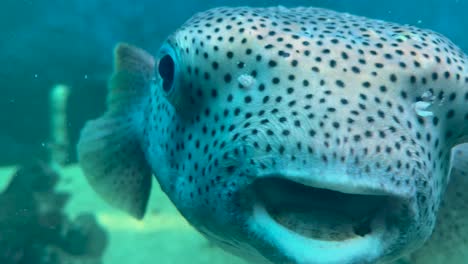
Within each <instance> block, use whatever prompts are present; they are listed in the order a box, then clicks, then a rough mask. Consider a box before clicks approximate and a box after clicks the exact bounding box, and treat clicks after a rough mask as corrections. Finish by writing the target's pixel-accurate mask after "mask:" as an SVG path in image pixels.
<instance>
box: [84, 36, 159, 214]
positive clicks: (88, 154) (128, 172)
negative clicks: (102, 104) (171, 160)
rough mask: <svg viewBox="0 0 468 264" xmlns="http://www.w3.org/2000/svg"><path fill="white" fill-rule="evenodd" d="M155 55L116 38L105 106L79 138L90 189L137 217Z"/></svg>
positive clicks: (144, 184) (144, 195)
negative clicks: (145, 109) (145, 117)
mask: <svg viewBox="0 0 468 264" xmlns="http://www.w3.org/2000/svg"><path fill="white" fill-rule="evenodd" d="M153 69H154V59H153V57H152V56H151V55H149V54H148V53H146V52H145V51H143V50H141V49H138V48H135V47H132V46H130V45H127V44H119V45H118V46H117V47H116V48H115V51H114V74H113V76H112V78H111V79H110V82H109V91H108V96H107V111H106V113H105V114H104V115H102V116H101V117H99V118H98V119H95V120H92V121H89V122H88V123H87V124H86V125H85V127H84V128H83V130H82V131H81V136H80V139H79V142H78V146H77V151H78V160H79V163H80V165H81V168H82V169H83V172H84V174H85V175H86V178H87V180H88V182H89V183H90V185H91V186H92V187H93V189H94V190H95V191H96V192H97V193H98V194H99V195H101V196H102V197H103V198H104V200H106V201H107V202H108V203H109V204H111V205H113V206H115V207H117V208H118V209H121V210H124V211H125V212H127V213H129V214H130V215H132V216H134V217H136V218H138V219H141V218H143V216H144V213H145V210H146V205H147V203H148V199H149V194H150V189H151V170H150V167H149V165H148V163H147V162H146V160H145V156H144V153H143V151H142V149H141V143H140V140H141V138H142V131H141V130H142V127H143V124H142V119H143V117H142V114H143V111H142V109H141V108H142V102H143V99H144V98H145V97H147V96H148V94H149V89H150V83H151V79H152V78H153V74H154V73H153Z"/></svg>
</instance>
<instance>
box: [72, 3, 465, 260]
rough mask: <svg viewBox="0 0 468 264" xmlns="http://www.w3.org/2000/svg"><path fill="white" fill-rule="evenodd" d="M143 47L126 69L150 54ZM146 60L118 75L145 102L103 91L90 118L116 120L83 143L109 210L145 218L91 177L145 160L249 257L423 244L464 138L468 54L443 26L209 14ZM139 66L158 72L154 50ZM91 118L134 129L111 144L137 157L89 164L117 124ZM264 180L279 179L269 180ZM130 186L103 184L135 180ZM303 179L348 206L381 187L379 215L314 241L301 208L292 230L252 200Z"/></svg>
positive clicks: (282, 14) (187, 205)
mask: <svg viewBox="0 0 468 264" xmlns="http://www.w3.org/2000/svg"><path fill="white" fill-rule="evenodd" d="M122 49H123V50H127V51H128V50H132V48H131V47H127V46H125V47H123V48H121V50H122ZM118 50H119V49H118ZM128 52H130V53H131V51H128ZM138 52H139V54H140V55H139V56H135V57H136V58H135V59H132V62H133V63H134V64H138V59H142V60H143V58H144V57H149V55H148V54H143V55H142V53H143V52H142V51H138ZM117 53H119V52H117ZM125 54H126V53H125ZM117 55H118V54H117ZM124 57H125V56H124ZM156 57H157V58H156V62H155V69H154V73H153V74H154V76H153V75H151V74H150V73H149V72H150V71H148V75H151V76H146V78H144V77H141V75H138V76H137V77H136V78H137V79H138V78H139V79H138V80H140V82H134V81H133V82H126V83H127V84H129V85H130V84H131V85H134V86H140V87H144V88H145V89H140V90H137V91H139V92H132V95H135V94H137V95H136V97H137V98H139V97H141V99H140V100H136V101H137V102H135V100H132V102H131V103H128V102H127V103H128V104H129V105H131V107H127V108H125V109H129V110H128V111H126V112H125V114H122V113H119V112H117V113H116V112H115V111H111V110H112V109H113V108H116V106H114V104H116V103H115V102H113V101H119V100H125V99H121V97H116V96H115V93H116V92H115V91H114V90H116V91H118V92H120V93H121V89H112V87H111V91H110V93H111V95H112V94H114V96H111V98H117V99H115V100H110V103H109V109H110V110H109V112H108V113H107V114H106V115H105V116H104V117H103V118H102V120H101V121H99V120H98V121H93V122H104V121H103V120H104V119H106V120H109V119H112V120H115V118H116V117H115V116H121V115H126V116H127V118H125V119H122V120H118V121H115V122H111V125H105V126H102V125H101V126H99V125H98V123H94V124H91V125H88V126H87V128H85V131H84V132H83V133H82V139H81V141H80V144H79V157H81V158H80V160H81V163H82V165H83V167H84V171H85V173H86V174H87V175H88V179H91V180H90V182H91V183H92V184H93V185H95V186H98V187H96V189H97V191H98V192H101V193H103V194H104V195H105V196H108V197H113V199H112V200H113V201H114V203H115V204H117V203H121V204H124V205H120V204H117V206H119V207H121V208H123V209H125V210H127V211H130V212H131V213H132V212H133V214H134V215H136V216H141V215H142V213H143V212H144V207H145V205H146V203H145V202H142V201H144V200H145V198H147V194H146V193H148V190H147V188H145V191H144V193H145V195H136V194H134V193H132V194H128V195H129V197H130V198H128V197H125V194H124V193H125V192H122V190H120V191H119V192H118V195H117V194H116V192H115V191H112V188H109V187H102V186H104V184H102V182H103V180H101V178H102V177H107V178H109V175H111V176H112V175H114V174H116V173H114V172H115V171H119V170H123V171H124V172H125V173H123V174H122V173H121V174H120V175H123V176H127V177H128V176H129V175H133V176H132V177H133V178H135V175H136V178H138V179H140V178H141V179H146V178H147V174H148V172H147V171H148V170H150V171H151V172H152V173H154V174H155V175H156V178H157V179H158V181H159V183H160V185H161V187H162V189H163V190H164V191H165V192H166V194H167V195H168V196H169V197H170V199H171V200H172V201H173V203H174V204H175V205H176V206H177V208H178V209H179V210H180V212H181V213H182V214H183V215H184V217H185V218H187V220H188V221H189V222H190V223H191V224H192V225H193V226H194V227H195V228H197V229H198V230H199V231H200V232H201V233H203V234H204V235H205V236H206V237H208V238H209V239H212V240H213V241H216V242H219V245H220V246H221V247H223V248H226V249H227V250H230V251H232V252H234V253H236V254H238V255H241V256H243V257H245V258H247V259H249V260H253V261H254V263H308V264H310V263H376V262H382V263H384V262H389V261H392V260H394V259H396V258H398V257H400V256H402V255H403V254H406V253H408V252H411V251H413V250H415V249H417V248H419V247H420V246H421V245H422V244H423V243H424V242H425V241H426V240H427V239H428V238H429V236H430V234H431V232H432V230H433V228H434V225H435V220H436V215H437V210H438V208H439V204H440V200H441V197H442V196H443V193H444V189H445V186H446V185H447V182H448V181H449V177H448V174H449V171H450V153H451V149H452V148H453V147H454V146H455V145H457V144H460V143H463V142H466V141H467V137H468V125H467V124H468V109H467V107H466V105H467V104H468V71H467V69H466V68H467V66H468V65H467V63H466V61H467V57H466V55H465V54H463V52H462V51H461V50H460V49H458V48H457V47H456V46H455V45H454V44H452V43H451V42H450V41H449V40H447V39H446V38H444V37H443V36H441V35H439V34H437V33H434V32H431V31H428V30H422V29H418V28H415V27H411V26H401V25H398V24H393V23H388V22H384V21H378V20H371V19H368V18H364V17H358V16H353V15H349V14H344V13H337V12H334V11H330V10H326V9H318V8H292V9H287V8H283V7H273V8H248V7H241V8H217V9H212V10H208V11H206V12H203V13H199V14H197V15H195V16H194V17H193V18H191V19H190V20H189V21H188V22H186V23H185V24H184V25H183V26H182V27H181V28H180V29H179V30H177V31H176V32H175V33H174V34H173V35H171V36H170V37H169V38H168V40H167V41H166V43H165V44H164V45H163V46H162V48H161V50H160V53H159V54H158V55H157V56H156ZM146 65H147V66H148V67H144V68H145V69H148V68H150V69H151V70H153V69H152V68H151V60H149V61H148V60H147V61H146ZM117 68H118V67H117ZM130 68H131V67H130ZM133 68H138V67H133ZM117 76H119V75H118V74H117ZM117 79H118V78H117ZM124 79H125V78H124ZM142 80H148V81H147V82H144V81H142ZM149 80H153V81H152V82H150V81H149ZM117 86H118V85H117ZM118 87H120V86H118ZM122 97H124V96H122ZM132 98H134V97H132ZM117 105H119V108H121V107H122V106H121V105H122V104H117ZM106 124H108V123H106ZM96 127H99V128H101V129H109V127H111V128H112V127H119V129H121V128H122V127H124V130H125V129H126V130H132V133H127V134H126V136H121V137H119V140H120V142H122V140H124V142H125V144H124V143H121V144H119V147H121V148H125V149H126V150H127V151H125V152H123V153H124V155H123V156H124V158H125V157H127V158H131V157H133V159H135V160H137V161H138V162H137V163H135V164H139V165H138V166H137V165H135V164H132V163H131V159H129V160H128V161H126V162H125V163H121V164H127V163H130V164H128V166H127V167H131V169H125V168H121V169H119V170H117V169H116V170H114V171H112V170H110V171H109V169H107V170H104V169H100V170H96V168H95V167H96V166H98V165H96V164H100V163H99V162H98V160H101V161H102V160H103V159H104V158H103V157H105V158H106V159H109V155H96V153H99V151H101V150H100V149H98V148H96V147H90V145H91V143H96V141H98V140H101V139H102V137H112V135H113V134H115V135H117V134H122V133H121V132H115V133H113V134H112V133H101V134H102V135H103V136H102V137H97V136H91V135H95V133H96V132H93V131H95V130H96ZM103 127H104V128H103ZM93 133H94V134H93ZM129 135H131V136H129ZM130 138H131V140H130ZM115 142H117V140H115V141H113V140H108V144H110V143H115ZM114 150H115V148H114ZM117 150H118V149H117ZM103 151H104V150H103ZM125 153H127V154H129V155H128V156H126V155H125ZM116 159H117V158H114V159H113V164H115V163H116V162H117V160H116ZM91 164H92V165H91ZM101 166H102V165H101ZM139 166H140V167H141V166H143V170H141V171H143V172H145V173H144V175H142V173H141V172H140V170H139V169H138V168H139ZM120 167H123V165H120V166H119V168H120ZM123 176H120V177H123ZM116 177H117V176H116ZM272 178H274V179H276V180H278V181H279V182H280V184H279V185H281V186H282V187H278V186H275V187H272V188H269V187H268V186H270V185H268V184H270V183H271V186H273V185H275V184H274V183H272V182H270V183H268V180H269V179H272ZM263 180H264V181H263ZM274 181H275V180H274ZM141 182H142V180H139V181H135V180H134V181H133V182H125V181H122V182H121V183H120V184H119V183H118V182H117V183H116V182H114V183H113V184H114V186H115V189H119V188H118V187H119V186H120V185H125V186H126V187H125V188H126V189H131V190H138V189H139V188H143V187H142V186H143V184H141ZM124 183H125V184H124ZM293 183H294V184H296V185H294V184H293ZM297 185H301V187H299V186H297ZM99 186H101V187H99ZM132 186H136V187H135V188H131V187H132ZM287 186H291V189H292V190H293V191H291V190H286V188H288V187H287ZM306 186H307V187H311V188H319V189H327V190H330V191H334V192H339V193H345V194H348V195H349V197H350V198H349V201H351V200H354V199H355V198H351V196H352V195H353V194H355V195H362V197H369V199H375V198H372V197H377V196H378V197H386V200H385V201H383V202H382V207H383V208H384V210H380V211H378V212H376V213H375V214H376V215H374V213H373V214H372V218H375V219H374V220H372V221H371V222H369V223H368V224H367V227H368V229H369V230H368V231H366V232H365V233H364V234H362V235H357V234H354V235H353V236H349V237H348V236H346V235H344V233H346V232H345V231H344V230H345V229H346V228H344V229H343V230H342V229H337V232H338V233H340V232H341V233H342V234H341V235H340V234H335V233H333V232H329V231H324V233H326V236H325V237H321V235H318V233H320V231H310V232H312V233H313V234H312V235H305V234H304V232H307V231H301V229H314V228H317V227H319V228H318V229H320V227H322V226H323V223H319V224H317V225H318V226H315V224H312V222H309V221H312V220H314V219H312V218H314V217H312V216H311V215H308V217H309V218H310V219H308V220H297V219H298V218H299V214H297V213H296V212H288V213H287V214H285V216H284V217H286V218H288V217H289V218H288V219H290V222H292V223H294V224H291V225H292V226H290V228H289V229H288V228H286V227H285V226H284V225H281V224H279V223H278V222H277V221H275V220H274V218H275V216H274V213H271V212H267V211H268V210H267V208H266V205H265V204H264V202H263V201H262V198H261V197H260V196H262V195H261V193H263V192H269V191H268V190H263V189H262V188H264V189H267V188H268V189H270V190H272V189H274V190H275V193H276V195H277V196H278V197H282V198H278V199H283V200H284V201H286V202H290V201H294V202H296V203H298V204H300V206H299V205H298V207H304V208H305V207H306V204H307V203H309V201H302V200H299V199H297V198H293V197H292V196H293V195H291V194H289V193H290V192H293V193H294V192H297V193H300V192H302V191H303V188H306ZM282 188H283V189H282ZM304 192H306V191H304ZM265 195H267V196H269V195H268V194H265ZM366 195H367V196H366ZM117 196H118V199H117V198H116V197H117ZM122 196H124V197H122ZM269 197H270V196H269ZM299 197H305V198H310V197H312V196H309V194H304V196H299ZM270 198H271V197H270ZM274 199H275V198H273V200H274ZM314 199H316V200H320V199H321V196H316V197H314ZM324 199H325V198H324ZM116 201H121V202H116ZM129 201H137V202H138V203H137V204H138V205H139V206H138V208H136V209H135V207H134V206H132V204H133V203H132V202H129ZM314 202H315V201H312V200H311V201H310V203H311V204H313V203H314ZM315 203H316V202H315ZM323 203H330V204H332V205H333V206H337V205H336V204H335V203H334V201H326V202H323ZM344 203H348V202H347V200H346V199H345V200H344ZM369 203H371V202H369ZM286 204H287V203H286ZM363 204H367V202H364V203H363ZM347 205H348V206H349V207H352V210H358V208H359V207H361V206H360V205H358V204H355V203H354V202H349V204H347ZM288 206H292V207H294V206H293V205H292V204H288ZM362 207H365V206H364V205H362ZM276 209H278V210H279V211H281V210H283V209H282V208H276ZM369 210H371V208H370V209H369ZM372 210H373V209H372ZM278 217H279V216H278ZM320 217H322V215H321V216H320ZM324 217H325V216H324ZM283 224H284V223H283ZM342 224H343V225H348V227H350V226H351V225H354V223H342ZM295 228H296V229H297V230H294V229H295ZM314 232H315V233H314ZM356 233H359V232H356ZM343 237H344V238H343Z"/></svg>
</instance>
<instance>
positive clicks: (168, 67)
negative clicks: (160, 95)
mask: <svg viewBox="0 0 468 264" xmlns="http://www.w3.org/2000/svg"><path fill="white" fill-rule="evenodd" d="M158 72H159V75H160V76H161V79H162V84H163V85H162V87H163V90H164V91H165V92H166V93H169V92H170V91H171V90H172V88H173V86H174V74H175V63H174V60H173V59H172V57H171V56H170V55H168V54H166V55H164V56H163V57H162V58H161V60H160V61H159V65H158Z"/></svg>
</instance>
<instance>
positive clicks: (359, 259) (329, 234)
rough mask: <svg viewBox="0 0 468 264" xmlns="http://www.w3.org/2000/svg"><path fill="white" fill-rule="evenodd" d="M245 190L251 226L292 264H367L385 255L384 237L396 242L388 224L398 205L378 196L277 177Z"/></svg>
mask: <svg viewBox="0 0 468 264" xmlns="http://www.w3.org/2000/svg"><path fill="white" fill-rule="evenodd" d="M251 187H252V189H251V190H252V191H253V193H254V197H255V198H254V202H253V204H254V208H253V210H254V212H253V219H254V222H255V225H256V226H257V227H258V229H261V230H263V233H264V235H265V236H266V237H268V238H267V239H268V240H269V241H273V242H272V243H273V244H275V246H277V247H280V248H281V249H280V250H281V251H283V252H284V253H285V254H286V255H289V257H290V258H291V259H296V260H297V261H293V263H372V262H373V261H375V259H376V258H377V257H378V256H380V255H381V254H382V251H384V250H385V249H384V248H383V247H384V246H383V245H382V240H384V237H385V240H392V239H394V238H395V236H397V234H396V233H397V232H395V229H394V228H393V232H392V227H391V225H392V224H391V223H390V224H389V222H391V221H389V220H390V219H392V217H394V216H391V215H392V214H393V212H394V211H396V210H397V208H401V207H400V206H401V203H402V202H401V199H400V198H399V197H396V196H393V195H391V194H388V193H385V192H383V191H382V192H380V193H379V192H378V191H372V192H370V191H363V192H362V193H359V192H344V191H349V190H348V189H347V188H348V187H343V188H341V189H340V188H339V187H336V186H334V187H333V189H328V188H324V186H320V187H314V186H313V185H306V184H304V183H300V182H296V181H293V180H290V179H287V178H280V177H267V178H260V179H257V180H255V181H254V182H253V183H252V186H251ZM389 225H390V226H389ZM392 233H393V234H392ZM317 254H319V255H320V258H319V257H317Z"/></svg>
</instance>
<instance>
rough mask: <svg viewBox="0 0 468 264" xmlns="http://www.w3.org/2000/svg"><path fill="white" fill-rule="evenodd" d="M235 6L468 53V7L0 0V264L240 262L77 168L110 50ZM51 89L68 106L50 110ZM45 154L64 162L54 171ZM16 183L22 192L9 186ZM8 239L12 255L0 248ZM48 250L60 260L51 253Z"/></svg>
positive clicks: (337, 1)
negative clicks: (314, 13)
mask: <svg viewBox="0 0 468 264" xmlns="http://www.w3.org/2000/svg"><path fill="white" fill-rule="evenodd" d="M239 5H249V6H275V5H283V6H287V7H289V6H316V7H325V8H330V9H334V10H337V11H344V12H348V13H352V14H357V15H363V16H367V17H370V18H377V19H383V20H388V21H393V22H398V23H402V24H411V25H415V26H418V27H422V28H428V29H432V30H434V31H437V32H439V33H442V34H443V35H445V36H447V37H448V38H449V39H450V40H452V41H453V42H454V43H455V44H457V45H458V46H460V47H461V48H462V49H463V50H464V51H465V52H468V34H466V33H467V32H468V18H467V12H468V1H467V0H448V1H444V0H413V1H412V0H406V1H401V0H393V1H370V0H285V1H273V0H271V1H260V0H259V1H255V0H250V1H249V0H232V1H228V0H200V1H196V0H193V1H184V0H171V1H162V0H140V1H137V0H133V1H129V0H112V1H111V0H66V1H65V0H2V1H1V2H0V32H1V37H0V67H1V68H0V92H1V96H0V127H1V129H0V149H2V150H3V151H1V152H0V166H1V168H0V206H1V207H0V263H8V264H9V263H112V264H118V263H143V264H144V263H156V262H157V263H185V262H187V261H190V263H244V262H242V261H241V260H239V259H237V258H235V257H233V256H231V255H228V254H226V253H224V252H222V251H221V250H220V249H218V248H216V247H214V246H213V245H211V244H210V243H209V242H207V241H206V240H205V239H204V238H202V237H201V236H200V235H198V234H197V233H196V232H195V231H194V230H193V229H192V228H191V227H190V226H189V225H188V224H187V223H186V222H185V220H183V219H182V218H181V217H180V216H179V215H178V213H177V211H176V209H175V208H174V207H173V206H172V205H171V204H170V203H169V201H168V200H167V198H166V197H165V196H164V195H163V194H162V193H161V192H160V191H158V192H156V193H155V194H153V195H152V197H151V202H150V205H149V212H150V213H149V214H148V216H147V217H146V218H145V220H144V221H143V222H137V221H135V220H132V219H131V218H130V217H128V216H126V215H124V214H123V213H120V212H117V211H116V210H114V209H112V208H110V207H109V206H107V205H106V204H105V203H104V202H103V201H102V200H101V199H100V198H99V197H97V196H96V195H95V194H94V192H93V191H92V190H91V189H90V188H89V186H88V185H87V183H86V181H85V179H84V177H83V176H82V174H81V171H80V169H79V168H78V167H77V166H76V164H75V163H76V154H75V151H76V150H75V145H76V141H77V138H78V135H79V131H80V129H81V128H82V126H83V124H84V122H85V121H86V120H89V119H91V118H95V117H97V116H98V115H99V114H100V113H102V111H104V106H105V104H104V102H105V94H106V82H107V78H108V76H109V74H110V72H111V70H112V50H113V47H114V46H115V44H116V43H118V42H121V41H123V42H128V43H131V44H134V45H137V46H139V47H142V48H144V49H146V50H148V51H150V52H152V53H155V52H156V51H157V50H158V49H159V47H160V44H161V43H162V41H163V40H164V39H165V38H166V37H167V36H168V35H169V34H171V32H173V31H174V30H176V29H177V28H178V27H179V26H180V25H181V24H182V23H183V22H184V21H185V20H187V19H188V18H189V17H190V16H191V15H193V14H194V13H196V12H199V11H203V10H206V9H208V8H212V7H218V6H239ZM60 85H61V86H60ZM62 88H63V89H62ZM54 91H55V92H56V93H58V95H57V94H55V96H58V97H61V98H66V105H63V106H55V108H54V106H51V102H53V101H54V100H55V99H54V98H53V96H54ZM57 100H60V99H57ZM60 111H61V112H60ZM56 119H57V120H58V121H57V120H56ZM60 120H62V121H63V120H66V121H65V122H64V123H60V122H61V121H60ZM57 122H58V124H57ZM57 126H58V127H59V130H61V131H63V134H60V135H57V134H56V132H55V130H57ZM57 138H58V141H57ZM54 153H55V154H54ZM51 155H52V156H53V155H59V156H60V155H61V156H60V157H59V158H58V160H59V162H58V163H56V164H53V165H52V169H50V168H49V166H50V164H49V163H48V161H49V160H50V159H51ZM41 161H42V162H41ZM25 164H27V165H25ZM23 165H25V166H23ZM18 169H23V170H20V171H19V172H21V173H15V172H16V171H17V170H18ZM16 177H18V179H20V178H21V177H23V178H21V179H22V180H21V184H19V185H14V184H12V183H15V182H14V179H15V178H16ZM38 177H39V179H40V180H39V183H38V182H36V180H37V178H38ZM41 177H42V178H41ZM46 179H47V180H46ZM18 181H19V180H18ZM24 182H27V184H25V183H24ZM18 186H19V187H18ZM25 188H26V189H25ZM154 188H156V189H157V187H154ZM17 193H21V195H16V194H17ZM26 194H28V195H26ZM38 197H39V198H38ZM44 205H47V206H48V209H47V210H45V211H44V209H43V208H42V207H43V206H44ZM41 206H42V207H41ZM18 208H21V210H23V211H24V214H17V213H16V212H17V210H18ZM9 212H13V213H12V214H15V215H16V218H12V217H11V215H8V213H9ZM6 215H7V216H8V217H7V216H6ZM25 215H26V216H25ZM2 217H3V218H2ZM7 218H8V221H6V220H5V219H7ZM25 219H27V220H28V221H29V222H28V221H26V220H25ZM15 221H16V222H15ZM58 229H60V230H63V229H65V230H67V231H69V232H70V234H69V233H66V234H65V235H64V234H58V235H57V234H56V233H58V231H57V230H58ZM5 230H8V232H11V234H12V235H13V234H15V239H16V240H17V241H16V240H15V241H14V243H13V242H12V241H11V240H10V239H9V237H8V236H7V235H5V234H10V233H7V231H5ZM17 230H21V232H22V233H20V234H18V233H16V232H17ZM44 230H46V231H44ZM2 232H3V235H2ZM33 236H34V238H33ZM40 236H43V237H44V239H42V237H40ZM68 236H70V237H68ZM38 237H40V239H38ZM45 238H47V239H45ZM65 240H66V241H77V242H76V245H75V244H73V243H72V244H70V245H68V244H66V243H65V242H63V241H65ZM83 241H85V242H83ZM98 242H99V243H98ZM2 243H3V244H2ZM8 243H9V244H12V243H13V244H14V245H13V246H12V247H11V249H8V247H2V246H3V245H4V244H8ZM25 244H28V245H29V246H30V245H33V248H32V249H29V248H27V249H25V246H23V245H25ZM85 244H86V245H85ZM50 245H54V246H53V247H54V248H60V250H58V252H59V253H57V252H55V253H50V251H51V250H50ZM83 245H85V246H86V247H84V246H83ZM79 247H83V248H79ZM78 248H79V249H78ZM7 249H8V250H7ZM2 251H3V252H2ZM52 251H53V250H52ZM18 252H19V253H18ZM28 252H34V254H33V253H30V255H28V254H29V253H28ZM52 255H53V256H56V257H50V256H52ZM57 255H58V257H57ZM64 255H66V256H64ZM68 255H70V256H71V257H67V256H68ZM12 256H13V257H12ZM44 256H48V257H47V258H46V257H44ZM2 257H4V259H2ZM26 257H27V258H26ZM26 259H27V261H26ZM2 260H3V262H2ZM7 260H8V261H10V262H6V261H7ZM34 261H36V262H34Z"/></svg>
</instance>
